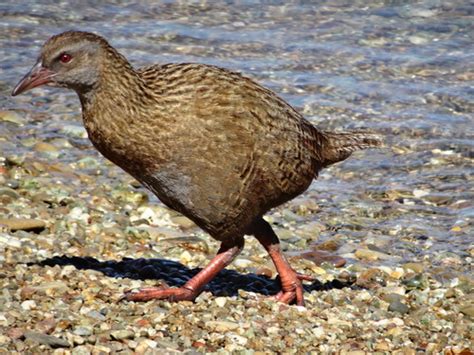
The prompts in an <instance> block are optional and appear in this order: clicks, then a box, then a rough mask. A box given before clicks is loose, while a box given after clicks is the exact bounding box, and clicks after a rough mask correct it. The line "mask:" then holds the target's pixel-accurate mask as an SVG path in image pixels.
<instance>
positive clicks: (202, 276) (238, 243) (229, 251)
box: [124, 237, 244, 302]
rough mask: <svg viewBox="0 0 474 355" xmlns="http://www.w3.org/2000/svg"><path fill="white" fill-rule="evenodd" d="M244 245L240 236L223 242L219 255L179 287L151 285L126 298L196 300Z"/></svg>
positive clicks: (131, 293) (140, 299)
mask: <svg viewBox="0 0 474 355" xmlns="http://www.w3.org/2000/svg"><path fill="white" fill-rule="evenodd" d="M243 247H244V238H243V237H240V238H237V239H235V240H233V241H232V242H224V243H222V244H221V247H220V249H219V251H218V252H217V255H216V256H215V257H214V258H213V259H212V260H211V262H210V263H209V264H208V265H207V266H206V267H205V268H204V269H202V270H201V271H200V272H199V273H198V274H197V275H195V276H194V277H193V278H192V279H191V280H189V281H188V282H186V283H185V284H184V285H183V286H181V287H179V288H165V289H163V288H160V287H149V288H143V289H140V290H138V291H137V292H127V293H126V294H125V295H124V298H125V299H126V300H128V301H149V300H152V299H166V300H168V301H171V302H177V301H194V299H195V298H196V297H197V296H198V295H199V294H200V293H201V291H202V290H203V288H204V287H205V286H206V284H207V283H209V281H211V280H212V279H213V278H214V277H215V276H216V275H217V274H218V273H219V271H221V270H222V269H224V268H225V267H226V266H227V265H229V264H230V263H231V262H232V260H233V259H234V258H235V257H236V256H237V255H238V254H239V253H240V251H241V250H242V248H243Z"/></svg>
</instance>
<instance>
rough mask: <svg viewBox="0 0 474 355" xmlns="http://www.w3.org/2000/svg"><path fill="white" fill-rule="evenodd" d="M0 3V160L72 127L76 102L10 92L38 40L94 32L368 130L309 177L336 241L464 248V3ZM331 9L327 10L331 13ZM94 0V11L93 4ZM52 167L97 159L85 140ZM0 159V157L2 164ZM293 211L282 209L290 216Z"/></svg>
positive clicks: (469, 89)
mask: <svg viewBox="0 0 474 355" xmlns="http://www.w3.org/2000/svg"><path fill="white" fill-rule="evenodd" d="M77 3H78V2H61V3H60V4H59V5H58V4H56V2H53V1H42V2H38V1H32V2H28V1H22V2H13V1H4V2H2V3H1V4H0V14H1V19H2V21H1V22H2V24H1V28H2V30H1V32H0V53H1V61H0V109H1V110H14V111H17V112H19V113H20V114H21V115H22V116H23V117H25V118H26V121H25V122H24V123H25V124H24V125H23V126H18V125H15V124H12V123H9V122H2V121H1V120H0V138H3V139H2V140H0V144H1V146H0V148H1V149H0V153H2V154H1V155H2V157H3V158H2V159H3V160H5V157H9V156H11V155H29V156H32V155H33V156H34V153H32V152H31V147H28V146H27V145H25V144H24V141H25V140H27V139H29V138H34V139H40V140H44V141H48V140H51V139H53V138H57V137H64V133H61V128H62V127H63V126H64V125H68V126H71V125H72V126H73V127H74V126H78V127H79V126H80V110H79V103H78V100H77V98H76V97H75V94H73V93H71V92H67V91H64V90H59V89H36V90H34V91H31V92H28V93H27V94H25V95H22V96H20V97H16V98H12V97H10V95H9V94H10V92H11V90H12V88H13V87H14V85H15V84H16V83H17V81H18V80H19V79H20V78H21V77H22V76H23V75H24V74H25V73H26V71H27V70H28V69H29V68H30V67H31V66H32V64H33V63H34V61H35V58H36V56H37V54H38V50H39V48H40V46H41V44H42V43H43V42H44V41H45V40H46V39H47V38H48V37H49V36H50V35H52V34H56V33H59V32H61V31H64V30H67V29H80V30H89V31H94V32H96V33H99V34H101V35H103V36H105V37H106V38H107V39H109V41H110V42H111V43H112V44H113V45H114V46H115V47H117V48H118V49H119V50H120V51H121V52H122V53H124V54H125V55H126V56H127V57H128V58H129V59H130V60H131V61H132V62H133V64H134V65H136V66H140V65H146V64H150V63H154V62H181V61H186V62H202V63H210V64H216V65H220V66H224V67H227V68H231V69H234V70H237V71H241V72H243V73H245V74H246V75H249V76H251V77H253V78H255V79H256V80H258V81H259V82H261V83H263V84H264V85H265V86H267V87H269V88H271V89H272V90H274V91H276V92H277V93H279V94H280V95H282V96H283V97H284V98H285V99H286V100H288V101H289V102H290V103H291V104H292V105H294V106H295V107H296V108H297V109H298V110H300V111H302V112H304V114H305V115H306V117H308V119H310V120H311V121H312V122H313V123H315V124H316V125H318V127H321V128H325V129H335V128H338V129H354V128H369V129H371V130H374V131H377V132H380V133H382V134H383V135H384V136H385V137H386V143H387V147H386V148H385V149H381V150H371V151H367V152H361V153H357V154H355V157H353V158H352V159H349V160H347V161H345V162H344V163H342V164H339V165H337V166H335V167H332V168H331V169H328V170H327V171H325V172H323V173H322V174H321V177H320V179H319V180H318V181H317V182H316V183H314V184H313V185H312V186H311V188H310V191H309V192H308V193H307V194H306V195H305V197H304V198H303V199H304V201H307V200H309V199H312V200H315V201H318V203H319V204H320V205H321V207H322V209H321V211H320V212H319V213H317V214H313V215H311V216H310V217H308V218H307V219H306V221H308V219H310V220H311V219H314V220H319V221H321V222H322V223H329V222H327V221H328V220H331V218H332V219H334V218H335V217H336V216H338V217H339V219H338V220H336V221H335V222H334V223H333V224H332V225H331V226H332V227H333V228H332V229H330V230H331V232H323V233H322V234H321V235H320V236H319V237H315V238H316V239H319V240H325V239H330V238H332V237H333V236H334V233H335V232H334V231H337V233H338V234H342V235H344V236H347V239H344V240H346V241H351V240H352V241H353V240H357V241H361V240H362V241H363V242H364V243H365V244H367V245H369V244H373V243H375V244H376V245H377V242H373V243H372V242H371V240H372V239H373V240H375V241H377V240H386V239H387V240H389V241H388V242H387V243H386V244H381V245H382V247H383V248H385V252H387V253H391V254H394V255H400V256H401V257H402V258H404V259H406V260H410V259H411V258H414V257H416V256H422V255H429V256H430V257H433V260H434V262H439V263H442V260H438V261H436V255H438V254H440V253H441V254H440V255H444V254H442V253H445V252H447V251H450V252H453V253H454V254H456V255H457V256H458V257H460V258H462V259H464V258H466V257H469V253H471V255H472V250H473V246H472V244H473V241H474V238H473V234H474V233H473V232H474V230H473V226H472V218H473V215H474V210H473V203H472V200H473V196H474V188H473V178H472V173H473V165H472V152H473V148H474V140H473V136H474V135H473V133H474V132H473V131H474V124H473V123H474V122H473V111H474V100H473V97H474V65H473V63H474V40H473V38H474V28H473V27H474V4H473V3H470V2H467V1H421V2H416V3H414V2H405V1H375V2H371V4H370V5H367V4H366V2H364V1H356V2H349V1H347V2H331V1H327V2H318V4H317V5H313V4H300V3H299V2H291V3H288V2H272V4H274V5H268V4H266V5H257V4H256V3H255V2H251V1H239V2H237V3H236V4H233V5H224V4H220V5H216V4H213V3H212V2H209V3H203V4H200V3H197V2H196V3H193V4H192V5H190V4H189V3H188V2H185V1H183V2H173V1H161V2H159V3H157V4H155V2H151V1H145V2H141V3H140V4H135V3H133V2H128V1H109V2H107V4H102V5H95V2H86V1H84V2H81V4H80V5H79V4H77ZM335 3H336V4H335ZM92 4H94V5H93V6H92ZM75 144H77V146H81V147H86V149H75V150H67V151H65V152H63V153H62V154H61V155H60V156H59V157H58V158H57V159H58V160H59V161H62V162H65V163H69V162H74V161H76V160H78V159H80V158H82V157H84V156H87V155H90V154H95V153H94V152H93V151H92V150H91V149H88V148H89V147H90V145H89V143H88V141H87V140H86V139H81V138H78V139H76V141H75ZM1 162H2V161H0V163H1ZM298 203H299V202H298V201H296V202H293V203H290V207H291V208H294V207H295V206H296V205H297V204H298Z"/></svg>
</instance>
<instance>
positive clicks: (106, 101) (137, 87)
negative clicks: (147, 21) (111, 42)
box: [78, 47, 151, 112]
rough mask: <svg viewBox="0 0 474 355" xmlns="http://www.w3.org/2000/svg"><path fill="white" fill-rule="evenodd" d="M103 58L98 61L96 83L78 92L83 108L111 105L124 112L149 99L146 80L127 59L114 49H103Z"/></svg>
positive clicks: (95, 108)
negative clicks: (100, 61)
mask: <svg viewBox="0 0 474 355" xmlns="http://www.w3.org/2000/svg"><path fill="white" fill-rule="evenodd" d="M104 51H105V58H104V60H103V61H102V63H100V64H99V75H98V81H97V83H96V85H94V86H92V87H90V88H88V90H84V91H78V95H79V98H80V100H81V104H82V108H83V110H84V111H89V110H97V109H99V107H98V106H101V107H105V106H107V105H111V106H113V107H114V108H115V109H116V110H120V109H122V110H124V111H125V112H127V111H128V110H129V109H130V107H133V106H134V105H136V104H138V105H146V104H147V103H148V101H149V100H150V99H151V98H150V95H149V90H148V88H147V85H146V83H145V82H144V81H143V80H142V78H141V77H140V76H139V74H138V73H137V72H136V71H135V70H134V69H133V67H132V65H131V64H130V63H129V62H128V61H127V59H126V58H125V57H124V56H123V55H121V54H120V53H118V52H117V51H116V50H115V49H113V48H111V47H110V48H105V49H104Z"/></svg>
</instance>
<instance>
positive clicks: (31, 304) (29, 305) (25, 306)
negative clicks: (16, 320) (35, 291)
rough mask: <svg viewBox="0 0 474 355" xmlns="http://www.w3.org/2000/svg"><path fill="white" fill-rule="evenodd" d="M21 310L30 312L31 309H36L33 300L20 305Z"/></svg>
mask: <svg viewBox="0 0 474 355" xmlns="http://www.w3.org/2000/svg"><path fill="white" fill-rule="evenodd" d="M21 308H22V309H24V310H25V311H31V310H32V309H35V308H36V302H35V301H33V300H27V301H23V302H22V303H21Z"/></svg>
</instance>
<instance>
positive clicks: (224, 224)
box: [85, 63, 350, 239]
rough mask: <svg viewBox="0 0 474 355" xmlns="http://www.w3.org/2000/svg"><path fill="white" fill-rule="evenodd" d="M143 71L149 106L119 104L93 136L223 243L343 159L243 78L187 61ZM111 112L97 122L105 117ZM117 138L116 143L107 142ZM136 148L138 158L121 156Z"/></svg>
mask: <svg viewBox="0 0 474 355" xmlns="http://www.w3.org/2000/svg"><path fill="white" fill-rule="evenodd" d="M136 74H137V75H138V77H139V78H140V80H141V82H143V84H144V87H145V89H146V91H147V94H146V95H147V100H144V101H143V103H142V104H137V102H133V109H132V108H130V109H128V108H127V102H120V103H118V104H120V105H121V106H123V107H122V109H121V110H115V111H116V112H114V113H113V115H114V116H113V117H101V118H98V119H99V120H101V121H103V122H109V123H108V125H104V124H102V125H100V124H99V125H95V127H100V129H102V130H109V131H108V132H103V133H102V134H101V135H100V136H99V133H98V132H94V133H92V134H91V133H90V136H91V140H92V141H93V142H94V134H96V135H97V137H98V139H97V141H100V142H99V143H98V144H97V145H96V146H97V148H98V149H99V150H101V152H102V153H103V154H104V155H105V156H106V157H107V158H109V159H110V160H112V161H113V162H114V163H116V164H117V165H119V166H121V167H122V168H124V169H125V170H126V171H128V172H129V173H130V174H132V175H133V176H134V177H135V178H137V179H138V180H139V181H141V182H142V183H143V184H144V185H146V186H147V187H149V188H150V189H151V190H152V191H153V192H154V193H155V194H156V195H157V196H158V197H159V198H160V200H162V201H163V202H164V203H165V204H167V205H169V206H170V207H172V208H174V209H176V210H178V211H180V212H181V213H183V214H185V215H186V216H188V217H190V218H191V219H193V220H194V221H195V222H196V223H197V224H198V225H200V226H201V227H202V228H204V229H205V230H207V231H208V232H209V233H211V234H212V235H213V236H214V237H215V238H218V239H221V238H226V235H231V234H236V233H240V232H242V230H243V228H245V227H246V226H247V225H249V224H250V223H251V222H252V220H254V219H255V218H256V217H258V216H261V215H263V214H264V213H265V212H266V211H267V210H269V209H270V208H272V207H275V206H277V205H279V204H281V203H283V202H286V201H288V200H290V199H291V198H293V197H295V196H297V195H299V194H300V193H302V192H303V191H305V190H306V189H307V187H308V186H309V184H310V183H311V181H312V179H313V178H314V177H315V176H317V173H318V171H319V170H320V169H321V168H322V167H324V166H327V165H329V164H330V163H333V162H335V161H339V160H341V156H334V154H333V153H334V152H332V153H331V149H330V147H331V145H329V144H328V143H330V139H327V138H326V136H325V135H324V134H323V133H322V132H319V131H318V130H317V129H316V128H315V127H314V126H312V125H311V124H310V123H309V122H308V121H306V120H305V119H304V118H303V117H302V116H301V115H300V114H299V113H298V112H297V111H296V110H294V109H293V108H292V107H291V106H290V105H289V104H287V103H286V102H285V101H284V100H282V99H281V98H280V97H278V96H277V95H276V94H274V93H273V92H271V91H270V90H268V89H265V88H264V87H262V86H260V85H258V84H257V83H255V82H254V81H253V80H251V79H249V78H246V77H243V76H242V75H240V74H238V73H235V72H231V71H228V70H225V69H222V68H218V67H215V66H209V65H203V64H191V63H185V64H165V65H155V66H150V67H145V68H141V69H138V70H137V71H136ZM132 96H133V95H131V97H132ZM108 97H109V98H111V97H113V95H108ZM133 97H135V98H136V97H137V95H134V96H133ZM129 101H130V102H132V101H131V100H129ZM135 101H137V99H135ZM137 106H138V107H139V108H138V109H137ZM103 107H107V105H106V104H104V105H102V109H96V110H95V111H94V112H93V114H91V115H90V116H91V118H89V121H91V120H97V117H94V116H104V112H107V110H103ZM86 115H87V112H86ZM130 115H133V117H130ZM121 120H122V121H123V122H120V121H121ZM85 121H87V119H85ZM111 121H113V122H114V123H115V124H116V126H117V128H115V131H110V129H111V128H110V127H111V124H110V122H111ZM87 126H88V125H87V123H86V127H87ZM111 135H114V140H113V143H107V144H104V142H107V139H104V136H111ZM131 139H133V141H130V140H131ZM111 142H112V141H111ZM130 143H131V145H132V146H133V151H131V150H130V149H129V150H126V149H123V147H125V145H126V144H129V145H130ZM112 145H115V147H113V146H112ZM116 147H118V148H117V149H115V148H116ZM122 152H123V153H122ZM331 154H332V156H331ZM338 154H339V153H337V154H336V155H338ZM349 154H350V153H349ZM329 156H331V157H330V159H328V158H327V157H329ZM345 157H347V155H345V156H344V158H345Z"/></svg>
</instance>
